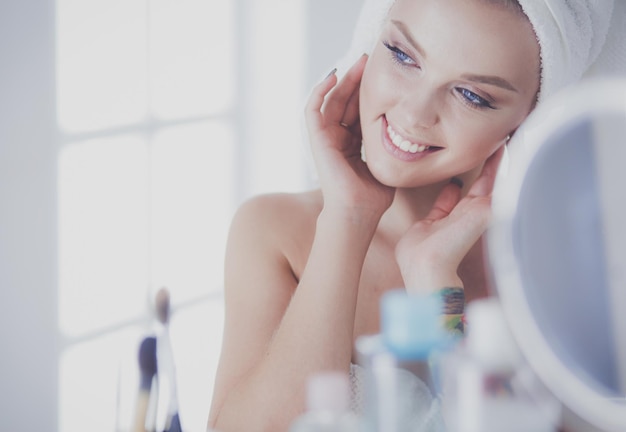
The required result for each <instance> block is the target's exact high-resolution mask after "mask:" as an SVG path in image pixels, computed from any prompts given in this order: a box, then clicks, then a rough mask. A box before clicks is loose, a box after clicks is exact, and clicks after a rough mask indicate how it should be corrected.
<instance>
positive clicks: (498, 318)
mask: <svg viewBox="0 0 626 432" xmlns="http://www.w3.org/2000/svg"><path fill="white" fill-rule="evenodd" d="M465 316H466V320H467V331H466V332H467V338H466V346H467V349H468V351H469V353H470V354H471V355H472V356H473V357H474V358H475V359H476V360H477V361H478V362H479V363H480V364H481V365H483V366H484V367H486V368H488V369H490V370H493V371H495V372H506V371H512V370H514V369H515V367H516V366H517V365H518V364H519V362H520V360H521V352H520V351H519V348H518V347H517V345H516V343H515V340H514V339H513V335H512V334H511V332H510V330H509V326H508V323H507V321H506V318H505V316H504V312H503V311H502V307H501V305H500V302H499V300H498V299H497V298H495V297H488V298H484V299H478V300H474V301H472V302H470V303H469V304H468V305H467V307H466V313H465Z"/></svg>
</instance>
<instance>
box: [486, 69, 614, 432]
mask: <svg viewBox="0 0 626 432" xmlns="http://www.w3.org/2000/svg"><path fill="white" fill-rule="evenodd" d="M508 150H509V158H508V168H507V169H506V170H505V173H501V175H499V176H498V179H497V180H496V186H495V189H494V196H493V208H494V219H493V224H492V226H491V228H490V229H489V231H488V233H487V249H488V254H489V261H490V263H491V266H492V270H491V271H492V278H493V283H494V285H495V290H496V293H497V295H498V297H499V298H500V300H501V303H502V307H503V308H504V311H505V313H506V316H507V317H508V320H509V324H510V327H511V331H512V332H513V334H514V336H515V339H516V341H517V343H518V344H519V346H520V348H521V350H522V352H523V353H524V356H525V357H526V359H527V361H528V363H529V364H530V366H531V367H532V368H533V369H534V371H535V372H536V373H537V375H538V376H539V378H540V379H541V380H542V381H543V382H544V384H545V385H546V386H547V387H548V388H549V389H550V391H551V392H552V393H553V394H554V395H555V396H556V397H557V398H558V399H559V400H560V401H561V402H562V405H563V407H564V412H565V415H564V422H565V426H566V428H567V429H568V430H581V431H582V430H584V431H589V430H601V431H622V432H623V431H626V79H618V78H611V79H608V78H605V79H603V80H594V81H587V82H582V83H581V84H579V85H577V86H575V87H572V88H570V89H568V90H566V91H565V92H562V93H561V94H559V95H557V96H555V97H553V98H552V99H550V100H548V101H546V102H545V103H544V104H543V105H540V106H539V107H538V108H537V109H536V110H535V111H534V112H533V113H531V115H530V116H529V118H528V119H527V121H526V122H524V124H523V125H522V127H520V129H519V130H518V131H517V132H516V134H515V136H514V138H513V139H512V140H511V142H510V143H509V145H508Z"/></svg>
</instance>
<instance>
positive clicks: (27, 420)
mask: <svg viewBox="0 0 626 432" xmlns="http://www.w3.org/2000/svg"><path fill="white" fill-rule="evenodd" d="M361 2H362V0H341V1H340V2H337V1H336V0H308V10H309V13H308V15H307V19H308V20H309V26H308V28H309V39H308V44H307V46H306V47H305V49H306V50H308V51H310V57H309V60H308V64H307V65H305V67H306V69H305V70H306V74H307V76H306V77H305V80H304V82H305V84H306V86H307V87H308V86H310V85H312V84H313V83H315V82H317V81H318V80H319V79H321V78H323V76H324V75H325V73H326V72H328V70H330V69H331V68H332V67H333V66H334V63H335V60H336V59H338V58H339V57H340V56H341V53H342V52H343V50H345V49H346V48H347V46H348V43H349V37H350V34H351V27H352V25H353V23H354V20H355V18H356V16H355V15H354V11H356V9H357V8H358V6H359V5H360V4H361ZM329 10H333V13H332V14H330V13H329ZM54 27H55V10H54V1H50V0H15V1H10V0H8V1H7V0H5V1H4V2H3V3H2V5H1V6H0V61H1V65H0V308H1V310H2V320H1V321H0V324H1V325H0V335H1V336H0V343H1V345H0V346H1V347H2V348H1V354H0V377H1V378H0V389H1V390H2V391H1V392H0V418H1V419H2V424H3V429H5V430H11V431H54V430H58V426H57V425H58V406H57V403H58V387H59V386H58V352H59V337H58V319H57V290H58V287H57V248H58V246H57V244H58V241H57V185H56V182H57V177H56V164H57V149H58V141H57V133H58V131H57V123H56V114H55V106H56V100H55V85H56V84H55V28H54ZM306 91H308V90H307V89H303V92H306ZM94 373H97V371H94Z"/></svg>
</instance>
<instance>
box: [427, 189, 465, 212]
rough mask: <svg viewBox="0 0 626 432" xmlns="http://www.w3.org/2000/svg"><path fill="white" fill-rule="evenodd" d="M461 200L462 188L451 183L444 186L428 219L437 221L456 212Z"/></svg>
mask: <svg viewBox="0 0 626 432" xmlns="http://www.w3.org/2000/svg"><path fill="white" fill-rule="evenodd" d="M460 199H461V188H460V187H459V186H458V184H456V183H450V184H448V185H446V186H444V188H443V189H442V190H441V192H440V193H439V196H438V197H437V199H436V200H435V203H434V204H433V208H432V209H431V210H430V212H429V213H428V216H426V219H427V220H432V221H436V220H440V219H443V218H445V217H446V216H448V215H449V214H450V213H451V212H452V210H454V207H455V206H456V205H457V204H458V202H459V200H460Z"/></svg>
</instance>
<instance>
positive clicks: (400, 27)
mask: <svg viewBox="0 0 626 432" xmlns="http://www.w3.org/2000/svg"><path fill="white" fill-rule="evenodd" d="M391 22H392V23H393V25H395V26H396V27H397V28H398V30H400V33H402V34H403V35H404V37H405V38H406V39H407V40H408V41H409V43H410V44H411V45H412V46H413V48H415V50H416V51H417V52H418V53H419V55H421V56H422V57H424V58H426V54H424V50H423V49H422V47H421V46H420V44H418V43H417V41H416V40H415V39H414V38H413V35H412V34H411V31H410V30H409V29H408V27H407V26H406V25H405V24H404V23H403V22H402V21H398V20H391Z"/></svg>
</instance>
